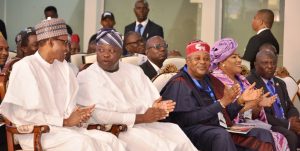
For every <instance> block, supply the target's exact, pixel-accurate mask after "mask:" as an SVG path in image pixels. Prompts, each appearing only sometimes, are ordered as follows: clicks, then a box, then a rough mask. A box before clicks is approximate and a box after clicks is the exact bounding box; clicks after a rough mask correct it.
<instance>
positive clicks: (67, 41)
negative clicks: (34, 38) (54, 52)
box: [54, 38, 70, 46]
mask: <svg viewBox="0 0 300 151" xmlns="http://www.w3.org/2000/svg"><path fill="white" fill-rule="evenodd" d="M54 40H58V41H61V42H63V43H64V45H66V46H69V45H70V41H69V40H62V39H58V38H55V39H54Z"/></svg>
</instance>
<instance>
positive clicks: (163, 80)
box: [152, 73, 177, 92]
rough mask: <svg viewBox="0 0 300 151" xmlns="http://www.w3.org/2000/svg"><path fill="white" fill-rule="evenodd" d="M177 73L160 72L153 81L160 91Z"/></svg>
mask: <svg viewBox="0 0 300 151" xmlns="http://www.w3.org/2000/svg"><path fill="white" fill-rule="evenodd" d="M176 74H177V73H163V74H160V75H159V76H157V77H156V78H155V79H154V80H153V81H152V83H153V84H154V86H155V87H156V89H157V90H158V92H160V91H161V90H162V88H163V87H164V86H165V85H166V84H167V82H168V81H169V80H170V79H171V78H172V77H173V76H174V75H176Z"/></svg>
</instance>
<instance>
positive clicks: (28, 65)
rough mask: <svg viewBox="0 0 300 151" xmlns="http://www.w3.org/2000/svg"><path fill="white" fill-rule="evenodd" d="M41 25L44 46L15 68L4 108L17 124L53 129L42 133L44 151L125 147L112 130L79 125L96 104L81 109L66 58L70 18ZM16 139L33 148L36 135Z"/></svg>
mask: <svg viewBox="0 0 300 151" xmlns="http://www.w3.org/2000/svg"><path fill="white" fill-rule="evenodd" d="M36 29H37V36H38V40H39V41H40V42H41V43H42V44H41V43H40V44H39V45H40V49H39V50H38V51H37V52H36V53H35V54H34V55H31V56H28V57H25V58H23V59H22V60H20V61H19V62H17V63H16V64H15V65H14V66H13V70H12V72H11V75H10V81H9V86H8V90H7V93H6V95H5V98H4V100H3V102H2V104H1V106H0V112H1V113H2V114H3V115H4V116H5V117H6V118H8V119H9V120H10V121H11V122H12V123H14V124H16V125H17V126H19V125H49V127H50V132H49V133H45V134H43V135H42V137H41V145H42V148H43V150H47V151H71V150H76V151H100V150H103V151H109V150H114V151H115V150H125V149H124V147H123V146H122V145H121V144H120V143H119V140H118V139H117V138H116V137H114V136H113V135H112V134H110V133H107V132H100V131H98V130H86V129H84V128H79V127H76V125H78V124H79V123H80V122H84V121H86V120H87V119H88V118H89V116H90V115H89V114H91V112H92V110H93V106H92V107H87V108H85V109H83V108H79V107H76V102H75V100H74V97H75V96H76V94H77V91H78V83H77V80H76V77H75V75H74V73H73V71H72V69H71V68H70V67H69V65H68V63H67V62H66V61H65V60H64V57H65V53H66V52H67V51H68V48H67V42H68V38H67V31H66V26H65V23H64V21H63V20H62V19H51V20H45V21H43V22H41V23H40V24H38V25H37V26H36ZM39 33H42V34H39ZM45 34H46V35H45ZM16 138H17V139H18V141H19V143H20V145H21V147H22V149H23V150H33V134H26V135H16Z"/></svg>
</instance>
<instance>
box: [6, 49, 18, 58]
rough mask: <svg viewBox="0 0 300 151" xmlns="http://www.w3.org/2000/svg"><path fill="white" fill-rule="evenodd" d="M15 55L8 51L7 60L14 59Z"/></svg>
mask: <svg viewBox="0 0 300 151" xmlns="http://www.w3.org/2000/svg"><path fill="white" fill-rule="evenodd" d="M16 55H17V53H16V52H14V51H9V52H8V58H14V57H15V56H16Z"/></svg>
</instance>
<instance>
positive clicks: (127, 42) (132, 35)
mask: <svg viewBox="0 0 300 151" xmlns="http://www.w3.org/2000/svg"><path fill="white" fill-rule="evenodd" d="M124 49H125V50H127V52H128V53H129V54H133V53H139V54H145V41H144V39H143V37H142V36H141V35H140V34H139V33H137V32H134V31H129V32H128V33H127V34H126V35H125V37H124Z"/></svg>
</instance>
